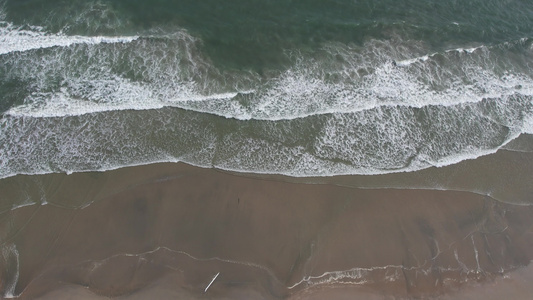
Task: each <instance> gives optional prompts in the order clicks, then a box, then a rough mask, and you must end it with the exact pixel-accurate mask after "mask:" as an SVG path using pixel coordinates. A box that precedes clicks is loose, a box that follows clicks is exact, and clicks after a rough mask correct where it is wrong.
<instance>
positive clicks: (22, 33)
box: [0, 21, 139, 55]
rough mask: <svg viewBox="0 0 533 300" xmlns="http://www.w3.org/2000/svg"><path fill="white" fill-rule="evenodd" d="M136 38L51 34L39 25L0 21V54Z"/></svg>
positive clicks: (130, 40)
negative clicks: (19, 24) (18, 24)
mask: <svg viewBox="0 0 533 300" xmlns="http://www.w3.org/2000/svg"><path fill="white" fill-rule="evenodd" d="M138 38H139V37H138V36H124V37H112V36H77V35H74V36H69V35H65V34H61V33H58V34H51V33H48V32H46V31H45V30H44V29H43V28H42V27H39V26H15V25H13V24H12V23H8V22H3V21H0V55H4V54H9V53H12V52H23V51H28V50H34V49H43V48H50V47H68V46H71V45H74V44H101V43H129V42H132V41H134V40H136V39H138Z"/></svg>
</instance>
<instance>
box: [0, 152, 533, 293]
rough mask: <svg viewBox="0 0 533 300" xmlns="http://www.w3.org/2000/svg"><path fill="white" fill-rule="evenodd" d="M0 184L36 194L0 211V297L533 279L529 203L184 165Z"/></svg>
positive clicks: (468, 286)
mask: <svg viewBox="0 0 533 300" xmlns="http://www.w3.org/2000/svg"><path fill="white" fill-rule="evenodd" d="M510 155H512V154H510ZM1 189H2V194H3V195H8V196H9V197H10V199H15V198H16V197H18V196H20V195H19V194H20V193H21V191H22V190H24V191H25V192H26V194H27V195H26V196H27V197H28V199H33V198H32V197H33V196H32V190H33V189H34V190H35V191H33V192H34V193H35V195H40V196H39V197H40V198H39V201H41V202H40V203H34V204H31V202H28V204H27V205H25V206H23V205H22V206H20V207H18V208H12V209H10V208H9V207H8V206H7V204H6V206H5V207H4V208H3V210H2V211H3V213H2V214H1V219H0V221H1V222H2V223H1V226H0V228H2V242H3V244H2V247H3V249H2V256H3V259H2V260H1V263H2V264H3V265H2V268H1V269H2V270H4V271H3V273H2V274H1V276H2V277H1V278H0V280H1V286H2V293H3V295H5V296H18V298H19V299H34V298H42V299H57V298H64V299H67V298H69V297H70V298H72V299H103V298H105V297H118V298H119V299H123V298H124V299H144V298H147V297H150V298H151V297H158V298H161V299H165V298H166V299H171V298H172V299H175V298H181V299H321V298H324V297H327V298H330V299H353V298H356V299H357V298H359V299H390V298H397V299H409V298H418V297H422V298H442V299H453V298H454V297H455V296H457V295H460V296H461V297H463V295H464V297H465V298H467V297H468V299H490V298H487V297H486V296H487V295H489V296H490V295H498V294H497V293H487V291H490V289H493V290H495V291H509V292H512V293H514V296H513V297H514V298H515V299H520V298H522V299H526V298H527V295H529V293H530V292H531V288H528V285H525V284H523V283H521V282H523V281H524V280H526V279H527V278H531V277H532V275H531V270H530V267H528V265H529V262H530V261H531V259H533V234H532V232H531V228H532V226H533V218H532V216H533V207H531V206H527V205H517V204H507V203H503V202H500V201H496V200H494V199H492V198H491V197H489V196H486V195H481V194H477V193H473V192H465V191H439V190H423V189H418V190H415V189H357V188H353V187H343V186H339V185H334V184H306V183H291V182H284V181H281V180H273V179H259V178H249V177H246V176H237V175H233V174H229V173H227V172H221V171H217V170H213V169H203V168H197V167H193V166H189V165H185V164H154V165H147V166H139V167H131V168H124V169H118V170H114V171H108V172H104V173H76V174H72V175H64V174H49V175H43V176H42V178H38V179H36V178H35V177H34V176H26V177H24V176H20V177H18V178H16V177H14V178H7V179H3V185H2V186H1ZM510 202H511V201H510ZM67 204H68V205H67ZM217 273H220V274H219V276H218V277H217V278H216V280H215V281H214V282H213V283H212V284H211V285H210V286H209V289H208V290H207V291H205V289H206V287H207V286H208V284H209V283H210V281H211V280H212V278H213V277H214V276H215V275H216V274H217ZM524 278H526V279H524ZM514 286H520V287H521V288H513V287H514Z"/></svg>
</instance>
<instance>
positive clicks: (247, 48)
mask: <svg viewBox="0 0 533 300" xmlns="http://www.w3.org/2000/svg"><path fill="white" fill-rule="evenodd" d="M0 7H1V13H0V20H1V22H0V97H1V98H0V112H1V119H0V153H1V154H0V155H1V157H0V176H1V177H9V176H13V175H16V174H42V173H56V172H67V173H70V172H79V171H94V170H107V169H114V168H119V167H123V166H128V165H138V164H148V163H153V162H162V161H170V162H172V161H183V162H187V163H190V164H194V165H199V166H206V167H217V168H222V169H228V170H236V171H243V172H252V173H268V174H271V173H272V174H286V175H291V176H298V177H300V176H331V175H339V174H386V173H395V172H408V171H416V170H420V169H425V168H428V167H431V166H445V165H450V164H454V163H457V162H460V161H462V160H465V159H474V158H476V157H479V156H482V155H486V154H490V153H494V152H496V151H497V150H498V149H499V148H501V147H503V146H504V145H506V144H507V143H509V142H510V141H512V140H513V139H515V138H516V137H518V136H520V135H521V134H528V133H533V102H532V99H533V98H532V96H533V78H532V75H533V72H532V71H531V65H532V63H533V49H532V47H533V3H532V2H531V1H500V0H489V1H477V0H476V1H428V0H412V1H289V0H285V1H235V0H233V1H215V0H209V1H192V0H181V1H165V0H155V1H111V0H110V1H50V0H46V1H45V0H31V1H29V0H18V1H4V2H3V3H2V5H1V6H0Z"/></svg>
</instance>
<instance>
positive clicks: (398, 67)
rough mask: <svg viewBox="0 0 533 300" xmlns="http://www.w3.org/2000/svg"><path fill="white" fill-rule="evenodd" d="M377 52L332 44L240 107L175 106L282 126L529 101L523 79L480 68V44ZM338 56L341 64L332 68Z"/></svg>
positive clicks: (530, 90)
mask: <svg viewBox="0 0 533 300" xmlns="http://www.w3.org/2000/svg"><path fill="white" fill-rule="evenodd" d="M379 47H381V48H387V47H392V46H391V45H385V46H384V45H382V44H380V43H378V42H377V41H372V42H369V43H367V45H365V46H364V47H363V49H350V48H348V47H347V46H344V45H335V46H331V47H325V49H324V55H323V57H322V58H320V59H310V58H308V57H300V58H299V59H297V62H296V64H295V65H294V66H293V67H291V68H290V69H288V70H287V71H285V72H283V73H281V74H279V75H278V76H277V77H274V78H271V79H270V80H269V81H268V82H267V83H266V84H263V85H262V86H258V87H255V88H254V90H255V91H256V93H255V95H254V97H253V98H251V99H250V101H248V103H247V105H246V106H243V105H241V104H240V103H231V105H230V104H227V103H212V102H207V101H206V102H203V103H199V102H194V103H190V102H184V103H182V104H180V106H181V107H183V108H187V109H192V110H196V111H202V112H210V113H214V114H218V115H222V116H224V117H232V118H237V119H258V120H287V119H296V118H303V117H307V116H311V115H317V114H330V113H350V112H358V111H363V110H370V109H373V108H376V107H383V106H395V105H401V106H408V107H419V108H420V107H424V106H428V105H443V106H453V105H457V104H461V103H476V102H480V101H482V100H483V99H487V98H501V97H505V96H509V95H513V94H521V95H527V96H531V95H533V80H532V79H531V77H530V76H528V75H526V74H522V73H519V72H515V71H513V70H510V71H506V70H503V71H502V74H497V73H496V72H495V71H494V70H493V67H492V66H491V65H488V66H486V65H485V64H486V63H487V61H489V62H490V60H491V59H494V60H497V59H498V58H492V56H494V55H491V52H490V49H488V48H487V47H484V46H482V47H476V48H470V49H462V48H461V49H452V50H449V51H446V52H444V53H442V54H438V53H436V54H431V55H423V56H420V57H416V58H412V59H404V60H397V59H396V57H398V56H406V55H408V54H409V53H394V51H389V53H385V52H386V51H384V50H383V51H379V50H375V49H379ZM372 51H377V53H374V52H372ZM339 53H340V54H339ZM436 55H440V56H444V58H445V59H446V60H447V61H448V62H447V64H439V63H435V61H434V57H435V56H436ZM339 56H341V57H342V61H343V62H342V64H341V65H340V66H339V65H338V64H335V63H336V62H335V60H336V59H338V57H339ZM493 63H494V64H497V63H498V62H497V61H495V62H493Z"/></svg>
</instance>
